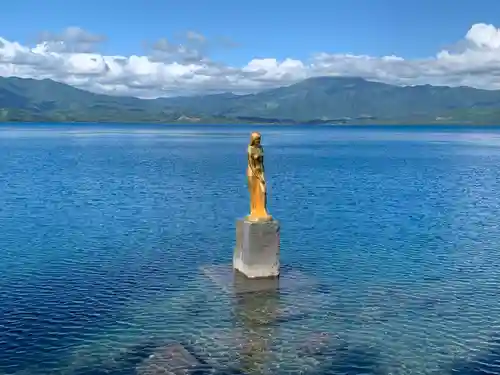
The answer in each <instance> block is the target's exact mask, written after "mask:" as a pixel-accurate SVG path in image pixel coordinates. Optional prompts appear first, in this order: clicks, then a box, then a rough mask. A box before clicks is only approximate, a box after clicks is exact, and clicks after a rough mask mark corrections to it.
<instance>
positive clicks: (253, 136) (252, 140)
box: [250, 132, 261, 146]
mask: <svg viewBox="0 0 500 375" xmlns="http://www.w3.org/2000/svg"><path fill="white" fill-rule="evenodd" d="M258 138H261V135H260V133H259V132H253V133H252V134H251V135H250V145H251V146H253V145H255V140H256V139H258Z"/></svg>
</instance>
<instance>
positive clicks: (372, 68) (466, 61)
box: [0, 24, 500, 97]
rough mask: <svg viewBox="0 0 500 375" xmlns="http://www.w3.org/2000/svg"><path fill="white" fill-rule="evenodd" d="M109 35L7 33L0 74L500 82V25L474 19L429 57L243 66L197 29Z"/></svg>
mask: <svg viewBox="0 0 500 375" xmlns="http://www.w3.org/2000/svg"><path fill="white" fill-rule="evenodd" d="M104 40H105V38H104V37H103V36H101V35H96V34H92V33H90V32H87V31H85V30H83V29H81V28H78V27H71V28H68V29H66V30H65V31H63V32H62V33H60V34H50V33H43V34H42V35H41V40H40V41H39V43H38V44H37V45H36V46H26V45H22V44H20V43H17V42H15V41H9V40H6V39H4V38H1V37H0V76H18V77H30V78H51V79H54V80H56V81H60V82H64V83H68V84H70V85H74V86H77V87H81V88H84V89H88V90H91V91H95V92H103V93H109V94H116V95H133V96H140V97H157V96H172V95H186V94H200V93H201V94H202V93H213V92H224V91H232V92H236V93H243V92H254V91H258V90H263V89H267V88H271V87H278V86H282V85H288V84H291V83H294V82H297V81H299V80H302V79H305V78H308V77H314V76H327V75H329V76H359V77H363V78H367V79H370V80H375V81H381V82H387V83H393V84H400V85H414V84H427V83H429V84H441V85H450V86H458V85H464V86H472V87H479V88H487V89H500V30H499V29H497V28H496V27H495V26H493V25H486V24H475V25H473V26H472V27H471V28H470V30H469V31H468V32H467V33H466V34H465V36H464V38H463V40H461V41H459V42H458V43H456V44H455V45H453V46H452V47H450V48H447V49H446V50H442V51H438V52H437V53H436V55H435V56H432V57H428V58H422V59H405V58H403V57H400V56H382V57H376V56H367V55H352V54H329V53H326V52H324V53H319V54H315V55H313V56H311V57H310V58H309V59H308V60H305V61H299V60H296V59H291V58H288V59H285V60H283V61H278V60H276V59H275V58H272V57H269V58H261V59H253V60H251V61H249V62H248V63H247V64H246V65H244V66H241V67H235V66H229V65H227V64H223V63H219V62H215V61H213V60H211V59H210V58H208V55H209V52H210V50H211V49H213V48H215V47H216V46H215V47H214V44H210V43H211V41H210V40H208V39H207V38H206V37H205V36H203V35H201V34H199V33H197V32H195V31H188V32H187V33H185V34H184V37H183V40H184V43H174V42H171V41H170V40H167V39H161V40H159V41H157V42H156V43H154V44H152V45H151V46H149V47H148V48H147V52H146V53H145V54H144V55H143V56H137V55H132V56H110V55H103V54H100V53H98V52H97V51H98V49H99V44H100V43H102V42H103V41H104ZM229 44H231V43H229V42H228V41H227V40H225V41H223V42H221V43H220V45H221V46H222V45H224V46H225V47H228V46H229ZM232 45H233V46H234V44H232Z"/></svg>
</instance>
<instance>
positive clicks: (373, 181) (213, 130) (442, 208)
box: [0, 125, 500, 375]
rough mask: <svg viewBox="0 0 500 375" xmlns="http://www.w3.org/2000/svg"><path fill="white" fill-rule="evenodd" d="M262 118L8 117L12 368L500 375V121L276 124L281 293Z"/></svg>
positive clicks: (8, 364)
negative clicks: (272, 259)
mask: <svg viewBox="0 0 500 375" xmlns="http://www.w3.org/2000/svg"><path fill="white" fill-rule="evenodd" d="M251 130H253V128H250V127H245V126H242V127H237V128H236V127H233V128H231V127H222V126H221V127H202V126H194V127H180V126H177V127H161V126H156V127H155V126H152V127H147V128H139V127H134V126H123V127H120V126H112V127H102V126H98V125H95V126H67V125H65V126H53V127H51V126H49V125H47V126H45V128H44V126H42V127H38V126H37V127H33V126H20V127H17V126H16V127H14V126H10V127H7V128H4V127H0V148H1V149H2V158H0V221H1V223H2V231H1V232H0V249H1V253H2V259H1V262H0V275H1V276H0V302H1V303H0V374H2V375H3V374H33V375H45V374H60V375H62V374H65V375H73V374H86V375H92V374H95V375H97V374H104V373H106V374H115V375H120V374H136V373H138V372H141V373H148V374H149V373H152V371H153V370H152V369H153V368H157V367H158V366H168V365H170V366H173V367H176V366H177V367H179V366H185V365H189V366H191V367H192V368H191V370H192V371H191V372H192V373H198V374H200V373H219V374H222V373H229V374H230V373H238V372H245V373H254V374H259V373H263V374H266V373H269V374H288V373H299V370H300V371H302V373H306V374H307V373H310V374H391V375H392V374H424V375H426V374H432V375H434V374H436V375H438V374H439V375H443V374H450V375H451V374H459V375H471V374H474V375H475V374H481V373H488V374H498V373H500V371H498V367H497V365H498V363H499V361H500V354H499V353H500V349H499V348H500V344H499V336H498V334H499V333H500V305H499V304H498V285H499V283H500V271H499V267H498V264H500V252H499V251H498V248H499V246H498V244H499V243H500V236H499V233H500V232H499V225H498V217H499V216H500V193H499V192H500V169H499V168H498V166H499V165H500V153H499V152H498V147H497V146H498V139H499V138H500V131H499V129H496V128H488V129H485V128H475V129H471V128H460V129H454V130H453V129H447V128H425V129H422V128H420V129H414V128H380V129H378V128H377V129H374V128H364V129H353V128H329V127H314V128H305V127H293V128H286V127H268V126H266V127H262V128H261V129H260V130H261V132H262V133H263V135H264V143H265V144H266V145H267V146H268V147H267V148H266V158H267V165H266V167H267V169H268V178H269V192H270V202H269V204H270V207H271V212H272V214H273V216H275V217H277V218H278V219H279V220H280V222H281V223H282V227H283V231H282V236H281V237H282V238H281V241H282V242H281V245H282V246H281V247H282V254H281V255H282V264H283V265H284V266H283V277H282V278H281V279H280V280H279V288H276V287H275V286H272V285H271V286H269V285H267V286H262V285H257V284H255V283H249V282H244V281H243V282H242V281H241V280H237V279H236V280H235V279H234V278H233V274H232V271H231V269H230V267H229V266H228V265H227V262H228V261H230V259H231V255H232V254H231V252H232V248H233V246H234V240H235V233H234V225H235V220H236V219H237V218H239V217H241V216H243V215H244V214H245V213H246V211H247V209H248V198H247V188H246V181H245V175H244V170H245V158H244V157H241V155H244V150H245V147H246V144H247V142H248V135H249V133H250V131H251ZM81 135H84V136H83V137H82V136H81ZM242 150H243V151H242ZM238 155H239V156H238ZM238 176H239V177H238ZM195 370H196V371H197V372H196V371H195Z"/></svg>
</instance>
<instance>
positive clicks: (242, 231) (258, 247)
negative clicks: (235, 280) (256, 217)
mask: <svg viewBox="0 0 500 375" xmlns="http://www.w3.org/2000/svg"><path fill="white" fill-rule="evenodd" d="M279 255H280V225H279V222H278V221H276V220H271V221H263V222H259V221H257V222H255V221H248V220H245V219H241V220H238V221H237V222H236V247H235V249H234V255H233V267H234V269H235V270H237V271H239V272H241V273H242V274H243V275H245V276H246V277H248V278H249V279H256V278H268V277H277V276H279V273H280V260H279Z"/></svg>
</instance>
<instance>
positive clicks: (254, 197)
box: [247, 132, 272, 221]
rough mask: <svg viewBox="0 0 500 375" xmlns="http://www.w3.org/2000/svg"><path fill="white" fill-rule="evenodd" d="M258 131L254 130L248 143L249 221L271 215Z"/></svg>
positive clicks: (262, 152)
mask: <svg viewBox="0 0 500 375" xmlns="http://www.w3.org/2000/svg"><path fill="white" fill-rule="evenodd" d="M260 142H261V135H260V133H257V132H254V133H252V135H251V136H250V144H249V145H248V168H247V177H248V191H249V192H250V215H248V216H247V220H250V221H268V220H271V219H272V217H271V215H269V214H268V213H267V210H266V205H267V192H266V179H265V178H264V149H263V148H262V145H261V144H260Z"/></svg>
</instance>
